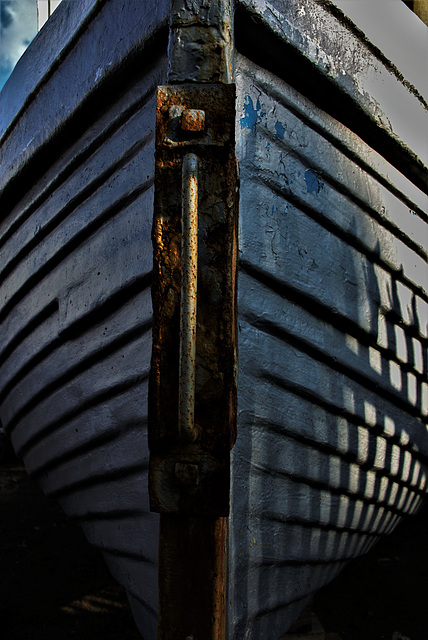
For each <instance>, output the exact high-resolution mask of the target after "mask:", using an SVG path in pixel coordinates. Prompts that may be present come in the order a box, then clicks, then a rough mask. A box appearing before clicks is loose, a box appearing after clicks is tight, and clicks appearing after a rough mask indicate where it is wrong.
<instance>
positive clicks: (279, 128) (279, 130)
mask: <svg viewBox="0 0 428 640" xmlns="http://www.w3.org/2000/svg"><path fill="white" fill-rule="evenodd" d="M284 134H285V127H284V125H283V124H281V122H276V123H275V137H276V138H279V139H280V140H284Z"/></svg>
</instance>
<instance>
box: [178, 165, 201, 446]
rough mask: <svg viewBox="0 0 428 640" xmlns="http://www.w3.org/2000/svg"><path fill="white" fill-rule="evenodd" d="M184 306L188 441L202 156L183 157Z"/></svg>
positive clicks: (181, 412)
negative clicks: (199, 179) (199, 183)
mask: <svg viewBox="0 0 428 640" xmlns="http://www.w3.org/2000/svg"><path fill="white" fill-rule="evenodd" d="M181 215H182V218H181V225H182V236H181V306H180V365H179V366H180V378H179V392H178V429H179V433H180V437H181V438H182V439H183V440H185V441H187V442H194V441H195V440H197V438H198V435H199V434H198V430H197V428H196V426H195V376H196V306H197V304H196V298H197V287H198V157H197V156H196V155H195V154H194V153H188V154H186V155H185V156H184V158H183V167H182V203H181Z"/></svg>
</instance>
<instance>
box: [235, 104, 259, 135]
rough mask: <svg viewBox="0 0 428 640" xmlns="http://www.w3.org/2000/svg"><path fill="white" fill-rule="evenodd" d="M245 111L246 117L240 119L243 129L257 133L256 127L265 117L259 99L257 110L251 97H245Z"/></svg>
mask: <svg viewBox="0 0 428 640" xmlns="http://www.w3.org/2000/svg"><path fill="white" fill-rule="evenodd" d="M243 109H244V115H243V116H242V118H241V119H240V124H241V129H251V131H253V133H255V132H256V127H257V125H258V124H259V122H261V120H262V116H263V115H264V113H263V112H262V107H261V104H260V100H259V99H257V102H256V108H254V102H253V99H252V98H251V96H245V102H244V104H243Z"/></svg>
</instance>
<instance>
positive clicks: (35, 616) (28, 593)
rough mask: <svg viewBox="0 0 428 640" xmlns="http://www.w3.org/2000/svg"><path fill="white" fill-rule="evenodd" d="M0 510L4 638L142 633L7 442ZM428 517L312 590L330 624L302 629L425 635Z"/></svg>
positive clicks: (418, 638) (97, 638)
mask: <svg viewBox="0 0 428 640" xmlns="http://www.w3.org/2000/svg"><path fill="white" fill-rule="evenodd" d="M0 514H1V517H0V542H1V544H0V567H1V574H0V575H1V580H0V624H1V637H2V638H4V639H5V640H67V639H69V638H73V639H75V640H101V639H102V640H117V639H118V638H120V639H121V640H141V639H140V636H139V634H138V632H137V630H136V628H135V625H134V623H133V620H132V617H131V614H130V611H129V607H128V604H127V600H126V596H125V593H124V591H123V590H122V589H121V588H120V587H118V585H117V584H116V583H115V582H114V581H113V580H112V578H111V577H110V575H109V573H108V571H107V570H106V569H105V567H104V564H103V561H102V558H101V555H100V554H99V553H98V552H97V551H95V550H94V549H92V548H90V547H89V545H88V544H87V543H86V541H85V539H84V537H83V534H82V532H81V531H80V529H79V527H78V526H77V525H75V524H73V523H71V522H69V521H68V520H67V519H66V518H65V516H64V515H63V513H62V512H61V511H60V510H59V508H58V507H57V506H56V505H55V504H54V503H52V502H50V501H48V500H46V498H44V497H43V495H42V494H41V492H40V490H39V489H38V488H37V487H36V486H35V485H34V483H33V482H32V481H31V480H30V479H29V478H28V477H27V475H26V474H25V471H24V469H23V467H22V465H21V464H20V463H19V461H17V460H16V459H15V457H14V456H13V454H12V453H11V452H10V451H8V452H7V455H6V456H4V457H3V458H2V460H1V461H0ZM427 525H428V511H427V510H426V509H425V510H424V512H421V513H420V514H419V515H417V516H416V517H414V518H412V519H409V521H406V522H404V523H403V524H402V525H401V526H400V527H399V528H398V529H397V531H396V532H394V534H392V535H391V536H390V537H389V538H387V539H385V540H384V541H382V542H381V543H379V544H378V546H377V547H376V548H375V549H374V550H373V551H372V552H370V554H368V555H367V556H365V557H363V558H360V559H358V560H356V561H354V562H353V563H352V564H351V565H350V566H349V567H348V568H347V569H346V570H345V571H344V572H343V573H342V574H341V575H340V576H339V577H338V578H337V579H336V580H335V581H334V582H333V583H332V584H331V585H330V586H329V587H327V588H326V589H325V590H324V591H323V592H321V593H320V594H319V595H318V596H317V597H316V599H315V602H314V605H313V608H314V611H315V612H316V614H317V617H318V618H319V620H320V621H321V625H322V627H323V629H324V631H325V632H327V633H326V634H320V631H319V630H318V632H317V634H318V635H315V631H314V633H313V634H312V635H308V634H309V633H310V629H306V630H305V629H304V628H302V629H301V634H300V635H299V637H301V638H304V637H307V638H308V640H311V639H312V638H313V639H314V640H315V638H317V640H318V638H319V639H321V638H325V639H326V640H328V638H335V639H336V638H337V639H338V640H339V639H340V640H381V639H388V640H405V639H407V638H408V639H409V640H426V639H427V638H428V622H427V621H428V616H427V613H426V607H427V600H426V598H427V596H426V594H427V593H428V526H427ZM304 634H306V635H304ZM336 634H338V635H336ZM261 640H262V639H261ZM265 640H271V639H269V638H266V639H265Z"/></svg>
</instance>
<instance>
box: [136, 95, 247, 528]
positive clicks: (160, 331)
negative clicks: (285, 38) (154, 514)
mask: <svg viewBox="0 0 428 640" xmlns="http://www.w3.org/2000/svg"><path fill="white" fill-rule="evenodd" d="M234 128H235V90H234V86H233V85H220V84H217V85H207V84H185V85H174V86H165V87H159V88H158V95H157V121H156V171H155V213H154V223H153V247H154V273H153V287H152V298H153V313H154V319H153V354H152V367H151V376H150V391H149V445H150V452H151V457H150V504H151V509H152V510H154V511H159V512H163V513H181V514H188V515H203V516H224V515H228V510H229V452H230V448H231V447H232V445H233V443H234V440H235V432H236V380H235V372H236V368H237V367H236V358H237V354H236V344H237V341H236V255H237V250H236V243H237V228H236V227H237V172H236V160H235V155H234Z"/></svg>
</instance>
